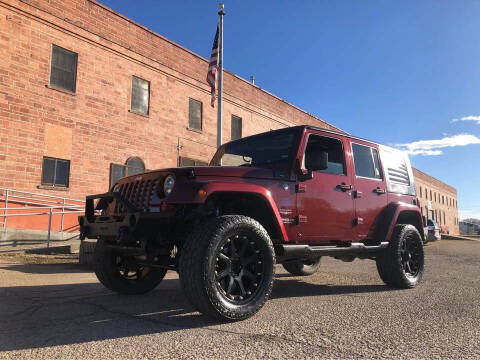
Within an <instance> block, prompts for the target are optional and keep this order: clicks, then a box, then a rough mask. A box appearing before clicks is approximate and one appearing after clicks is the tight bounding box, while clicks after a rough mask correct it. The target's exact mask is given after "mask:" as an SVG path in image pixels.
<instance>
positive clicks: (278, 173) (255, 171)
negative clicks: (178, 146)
mask: <svg viewBox="0 0 480 360" xmlns="http://www.w3.org/2000/svg"><path fill="white" fill-rule="evenodd" d="M168 174H175V177H176V178H177V180H181V179H185V178H186V179H192V178H197V179H199V180H209V179H211V178H243V179H245V178H250V179H284V180H287V179H288V178H289V172H288V171H286V170H274V169H265V168H257V167H247V166H198V167H184V168H166V169H158V170H152V171H148V172H145V173H143V174H137V175H131V176H128V177H125V178H122V179H120V180H119V181H118V183H119V184H122V183H128V182H131V181H133V180H156V179H160V178H164V177H165V176H167V175H168Z"/></svg>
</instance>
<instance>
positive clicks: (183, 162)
mask: <svg viewBox="0 0 480 360" xmlns="http://www.w3.org/2000/svg"><path fill="white" fill-rule="evenodd" d="M178 163H179V165H180V167H187V166H208V163H207V162H205V161H201V160H196V159H192V158H188V157H184V156H180V157H179V161H178Z"/></svg>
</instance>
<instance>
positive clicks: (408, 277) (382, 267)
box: [376, 224, 425, 289]
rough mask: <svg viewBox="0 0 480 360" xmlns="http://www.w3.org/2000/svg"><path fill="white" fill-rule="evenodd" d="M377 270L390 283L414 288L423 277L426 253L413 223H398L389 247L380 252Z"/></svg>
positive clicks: (399, 286) (400, 286)
mask: <svg viewBox="0 0 480 360" xmlns="http://www.w3.org/2000/svg"><path fill="white" fill-rule="evenodd" d="M376 262H377V270H378V274H379V275H380V277H381V279H382V280H383V281H384V282H385V283H386V284H388V285H392V286H395V287H398V288H404V289H405V288H413V287H415V286H416V285H417V284H418V283H419V282H420V280H421V279H422V276H423V272H424V266H425V255H424V252H423V242H422V238H421V236H420V234H419V232H418V230H417V229H416V228H415V227H414V226H413V225H405V224H404V225H396V226H395V228H394V229H393V234H392V238H391V240H390V244H389V245H388V248H386V249H385V250H384V251H383V252H381V253H380V254H378V256H377V259H376Z"/></svg>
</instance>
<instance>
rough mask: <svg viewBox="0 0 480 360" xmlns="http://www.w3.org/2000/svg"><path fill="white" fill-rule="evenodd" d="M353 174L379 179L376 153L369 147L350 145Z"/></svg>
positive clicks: (380, 176)
mask: <svg viewBox="0 0 480 360" xmlns="http://www.w3.org/2000/svg"><path fill="white" fill-rule="evenodd" d="M352 150H353V161H354V162H355V174H357V176H361V177H366V178H372V179H381V178H382V171H381V169H380V162H379V161H378V151H377V150H376V149H374V148H371V147H369V146H364V145H359V144H352Z"/></svg>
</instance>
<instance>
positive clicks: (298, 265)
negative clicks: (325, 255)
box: [282, 256, 322, 276]
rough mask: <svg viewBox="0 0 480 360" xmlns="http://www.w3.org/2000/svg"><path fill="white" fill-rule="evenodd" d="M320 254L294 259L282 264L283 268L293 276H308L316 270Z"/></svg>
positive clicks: (318, 265)
mask: <svg viewBox="0 0 480 360" xmlns="http://www.w3.org/2000/svg"><path fill="white" fill-rule="evenodd" d="M321 259H322V257H321V256H319V257H317V258H314V259H309V260H294V261H288V262H285V263H283V264H282V266H283V268H284V269H285V270H287V271H288V272H289V273H290V274H292V275H295V276H308V275H313V274H315V273H316V272H317V270H318V268H319V267H320V260H321Z"/></svg>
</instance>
